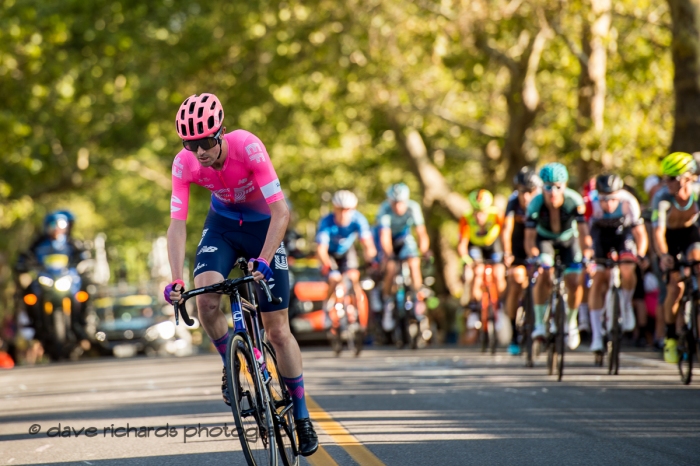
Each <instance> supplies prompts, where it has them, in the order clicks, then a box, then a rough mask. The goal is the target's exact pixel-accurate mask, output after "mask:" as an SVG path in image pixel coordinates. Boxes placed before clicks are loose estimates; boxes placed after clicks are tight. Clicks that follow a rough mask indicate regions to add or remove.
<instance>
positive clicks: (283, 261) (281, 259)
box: [275, 254, 289, 270]
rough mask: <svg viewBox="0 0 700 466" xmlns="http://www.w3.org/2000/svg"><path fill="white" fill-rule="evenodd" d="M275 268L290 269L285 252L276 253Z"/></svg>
mask: <svg viewBox="0 0 700 466" xmlns="http://www.w3.org/2000/svg"><path fill="white" fill-rule="evenodd" d="M275 268H276V269H277V270H289V265H288V264H287V256H285V255H283V254H275Z"/></svg>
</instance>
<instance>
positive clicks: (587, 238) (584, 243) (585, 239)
mask: <svg viewBox="0 0 700 466" xmlns="http://www.w3.org/2000/svg"><path fill="white" fill-rule="evenodd" d="M576 228H578V243H579V246H581V252H585V251H586V249H593V238H591V233H590V232H589V231H588V224H587V223H585V222H578V224H577V225H576Z"/></svg>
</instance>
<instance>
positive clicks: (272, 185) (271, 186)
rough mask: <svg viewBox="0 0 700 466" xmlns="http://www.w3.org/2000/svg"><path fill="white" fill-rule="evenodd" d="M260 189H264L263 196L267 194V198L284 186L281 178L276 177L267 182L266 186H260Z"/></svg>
mask: <svg viewBox="0 0 700 466" xmlns="http://www.w3.org/2000/svg"><path fill="white" fill-rule="evenodd" d="M260 191H262V193H263V196H265V199H268V198H270V197H272V196H274V195H275V194H277V193H279V192H281V191H282V186H281V185H280V180H279V179H274V180H272V181H270V182H269V183H267V184H266V185H265V186H262V187H261V188H260Z"/></svg>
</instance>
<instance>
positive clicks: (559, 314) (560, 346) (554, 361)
mask: <svg viewBox="0 0 700 466" xmlns="http://www.w3.org/2000/svg"><path fill="white" fill-rule="evenodd" d="M554 319H555V320H554V322H555V323H556V326H557V333H555V334H554V341H553V342H552V346H551V348H552V350H551V361H550V363H551V369H550V375H551V374H553V373H554V372H556V375H557V381H559V382H561V379H562V377H563V376H564V346H565V344H564V343H565V342H564V334H565V332H566V327H565V325H566V308H565V306H564V300H563V298H562V296H561V295H557V300H556V307H555V313H554Z"/></svg>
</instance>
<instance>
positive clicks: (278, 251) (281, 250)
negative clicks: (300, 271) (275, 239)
mask: <svg viewBox="0 0 700 466" xmlns="http://www.w3.org/2000/svg"><path fill="white" fill-rule="evenodd" d="M275 254H285V255H286V254H287V250H286V249H284V241H282V242H281V243H280V247H278V248H277V251H275Z"/></svg>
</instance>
